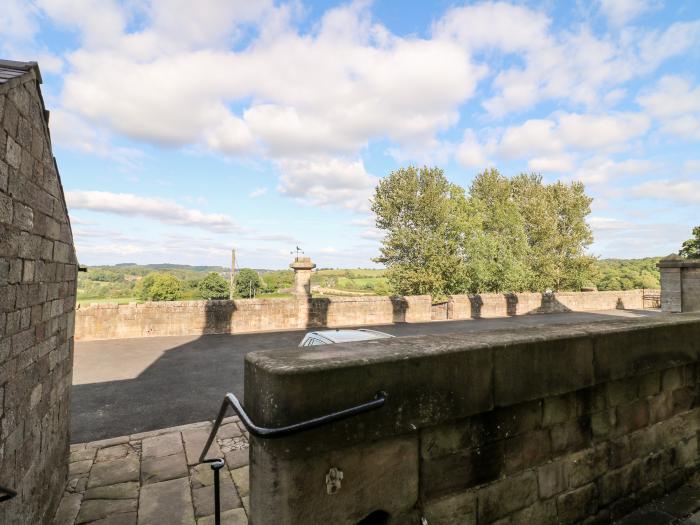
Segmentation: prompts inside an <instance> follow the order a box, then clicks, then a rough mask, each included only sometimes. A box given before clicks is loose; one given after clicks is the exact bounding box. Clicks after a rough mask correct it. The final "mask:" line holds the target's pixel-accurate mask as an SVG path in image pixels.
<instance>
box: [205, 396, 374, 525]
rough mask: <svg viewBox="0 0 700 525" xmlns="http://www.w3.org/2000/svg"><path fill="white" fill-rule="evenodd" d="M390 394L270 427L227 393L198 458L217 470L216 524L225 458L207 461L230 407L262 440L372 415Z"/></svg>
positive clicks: (244, 424)
mask: <svg viewBox="0 0 700 525" xmlns="http://www.w3.org/2000/svg"><path fill="white" fill-rule="evenodd" d="M386 399H387V393H386V392H383V391H379V392H377V393H376V394H375V395H374V399H372V400H370V401H367V402H366V403H362V404H359V405H356V406H353V407H350V408H345V409H343V410H339V411H337V412H332V413H330V414H326V415H323V416H319V417H315V418H313V419H308V420H306V421H302V422H300V423H294V424H292V425H287V426H284V427H274V428H267V427H261V426H258V425H256V424H255V423H254V422H253V420H252V419H250V416H249V415H248V414H247V413H246V411H245V409H244V408H243V405H241V402H240V401H239V400H238V398H237V397H236V396H235V395H234V394H231V393H228V394H226V396H225V397H224V400H223V402H222V403H221V408H220V409H219V414H218V415H217V416H216V420H215V422H214V426H213V427H212V429H211V432H210V433H209V438H208V439H207V442H206V444H205V445H204V449H203V450H202V453H201V454H200V456H199V462H200V463H209V464H210V466H211V469H212V470H213V471H214V523H215V525H221V506H220V487H219V470H221V468H223V466H224V460H223V459H222V458H207V457H206V456H207V453H208V452H209V449H210V448H211V445H212V443H213V442H214V439H216V434H217V432H218V431H219V427H221V423H222V422H223V420H224V416H225V415H226V412H227V411H228V409H229V407H231V408H233V410H234V412H235V413H236V414H237V415H238V417H240V419H241V421H242V422H243V426H245V428H246V429H247V430H248V432H250V433H251V434H252V435H254V436H256V437H259V438H261V439H276V438H281V437H284V436H291V435H293V434H298V433H300V432H305V431H306V430H311V429H312V428H317V427H320V426H323V425H328V424H330V423H334V422H336V421H341V420H343V419H347V418H350V417H353V416H356V415H358V414H362V413H364V412H369V411H371V410H377V409H378V408H381V407H383V406H384V404H385V403H386Z"/></svg>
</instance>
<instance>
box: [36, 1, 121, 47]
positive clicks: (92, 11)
mask: <svg viewBox="0 0 700 525" xmlns="http://www.w3.org/2000/svg"><path fill="white" fill-rule="evenodd" d="M37 5H38V6H39V7H40V8H41V9H42V10H43V11H44V13H45V14H46V15H48V16H49V17H51V19H53V20H54V21H55V22H57V23H59V24H61V25H63V26H65V27H68V28H71V29H76V30H78V31H79V32H80V34H81V36H82V39H83V42H84V43H85V44H86V45H88V46H95V47H107V46H110V45H114V44H116V43H117V42H118V40H119V37H120V36H121V34H122V32H123V30H124V27H125V26H126V23H127V21H128V15H127V13H126V12H125V10H124V8H123V7H122V6H120V5H119V4H117V3H116V2H114V1H113V0H38V1H37Z"/></svg>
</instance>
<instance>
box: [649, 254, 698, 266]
mask: <svg viewBox="0 0 700 525" xmlns="http://www.w3.org/2000/svg"><path fill="white" fill-rule="evenodd" d="M656 266H657V267H659V268H700V259H688V258H687V257H681V256H680V255H677V254H675V253H672V254H671V255H667V256H666V257H664V258H663V259H660V260H659V262H658V263H657V264H656Z"/></svg>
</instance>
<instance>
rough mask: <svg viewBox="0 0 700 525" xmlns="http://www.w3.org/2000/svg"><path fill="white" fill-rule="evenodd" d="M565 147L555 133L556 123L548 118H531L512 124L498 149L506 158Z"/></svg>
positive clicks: (558, 150) (558, 149) (548, 151)
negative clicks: (516, 124)
mask: <svg viewBox="0 0 700 525" xmlns="http://www.w3.org/2000/svg"><path fill="white" fill-rule="evenodd" d="M563 148H564V144H563V143H562V141H561V139H560V138H559V137H558V136H557V133H555V123H554V122H553V121H551V120H548V119H531V120H527V121H525V122H524V123H523V124H521V125H519V126H510V127H508V128H507V129H506V131H505V132H504V133H503V137H502V138H501V141H500V144H499V147H498V151H499V154H500V155H501V156H502V157H505V158H522V157H525V156H528V155H541V154H543V153H558V152H560V151H561V150H562V149H563Z"/></svg>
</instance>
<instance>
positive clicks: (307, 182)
mask: <svg viewBox="0 0 700 525" xmlns="http://www.w3.org/2000/svg"><path fill="white" fill-rule="evenodd" d="M279 167H280V169H281V170H282V176H281V177H280V185H279V187H278V190H279V191H280V192H281V193H283V194H285V195H288V196H290V197H293V198H295V199H298V200H300V201H302V202H305V203H308V204H313V205H317V206H335V207H338V208H345V209H349V210H355V211H367V210H368V209H369V199H370V196H371V194H372V189H373V188H374V186H375V185H376V183H377V179H376V178H375V177H372V176H371V175H369V174H368V173H367V172H366V171H365V166H364V163H363V162H362V161H361V160H347V159H339V158H335V157H315V158H312V159H301V160H299V159H283V160H281V161H280V162H279Z"/></svg>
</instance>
